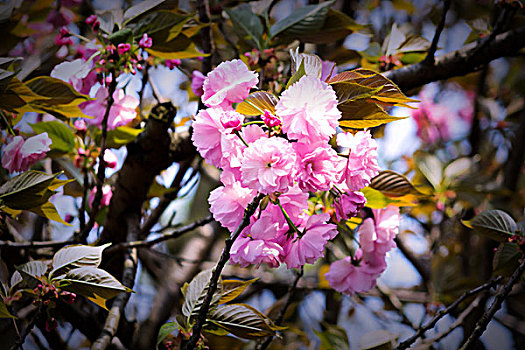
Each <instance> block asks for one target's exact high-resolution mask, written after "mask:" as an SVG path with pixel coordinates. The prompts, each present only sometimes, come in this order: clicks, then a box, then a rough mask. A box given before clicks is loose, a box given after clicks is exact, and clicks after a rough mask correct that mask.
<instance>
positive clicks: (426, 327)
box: [396, 277, 502, 350]
mask: <svg viewBox="0 0 525 350" xmlns="http://www.w3.org/2000/svg"><path fill="white" fill-rule="evenodd" d="M501 280H502V277H498V278H496V279H493V280H491V281H489V282H487V283H485V284H482V285H481V286H479V287H477V288H474V289H472V290H469V291H467V292H465V293H463V294H462V295H461V296H460V297H459V298H458V299H457V300H456V301H455V302H453V303H452V304H450V305H449V306H448V307H446V308H444V309H442V310H440V311H439V312H438V314H437V315H436V316H434V318H433V319H432V320H430V321H429V322H428V323H427V324H426V325H424V326H423V327H420V328H419V329H418V330H417V332H416V333H415V334H414V335H412V336H411V337H410V338H408V339H406V340H405V341H403V342H402V343H401V344H399V345H398V346H397V348H396V350H403V349H408V348H409V347H410V345H412V344H413V343H414V342H415V341H416V340H417V339H418V338H420V337H421V336H423V334H425V332H426V331H428V330H429V329H431V328H432V327H434V326H435V325H436V323H437V322H438V321H439V320H440V319H441V318H443V316H445V315H446V314H448V313H449V312H451V311H452V310H454V309H455V308H456V307H458V305H459V304H461V303H462V302H463V301H464V300H465V299H467V298H468V297H470V296H472V295H474V294H477V293H479V292H481V291H483V290H486V289H490V288H492V287H493V286H495V285H497V284H498V283H499V282H500V281H501Z"/></svg>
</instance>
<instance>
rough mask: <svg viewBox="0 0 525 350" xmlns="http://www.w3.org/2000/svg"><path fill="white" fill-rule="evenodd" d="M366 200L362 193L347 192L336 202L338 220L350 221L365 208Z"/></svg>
mask: <svg viewBox="0 0 525 350" xmlns="http://www.w3.org/2000/svg"><path fill="white" fill-rule="evenodd" d="M365 203H366V198H365V196H364V195H363V194H362V193H361V192H345V193H343V194H341V196H339V197H337V198H336V199H335V200H334V207H335V217H336V218H337V220H349V219H350V218H351V217H354V216H356V215H357V214H358V213H359V211H360V210H361V209H362V208H363V207H364V205H365Z"/></svg>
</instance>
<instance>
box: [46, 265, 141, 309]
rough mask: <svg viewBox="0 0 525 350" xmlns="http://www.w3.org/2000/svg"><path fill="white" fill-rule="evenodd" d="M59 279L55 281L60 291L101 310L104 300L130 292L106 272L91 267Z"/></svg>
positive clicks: (76, 270) (71, 272)
mask: <svg viewBox="0 0 525 350" xmlns="http://www.w3.org/2000/svg"><path fill="white" fill-rule="evenodd" d="M61 277H62V278H60V279H56V280H55V281H57V282H58V283H59V284H60V286H61V288H62V289H64V290H67V291H69V292H73V293H77V294H80V295H82V296H84V297H86V298H88V299H89V300H91V301H92V302H94V303H95V304H97V305H98V306H100V307H102V308H106V304H105V303H106V300H108V299H111V298H113V297H115V296H117V295H118V294H120V293H122V292H126V293H130V292H132V290H131V289H129V288H128V287H125V286H123V285H122V284H121V283H120V282H119V281H118V280H117V279H116V278H115V277H113V276H112V275H110V274H109V273H108V272H106V271H104V270H102V269H99V268H96V267H93V266H84V267H80V268H77V269H73V270H70V271H68V272H67V273H66V274H65V275H63V276H61Z"/></svg>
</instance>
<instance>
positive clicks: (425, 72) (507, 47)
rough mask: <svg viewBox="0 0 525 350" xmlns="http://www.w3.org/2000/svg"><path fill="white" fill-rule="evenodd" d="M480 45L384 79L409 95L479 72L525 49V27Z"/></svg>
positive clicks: (417, 64) (416, 65)
mask: <svg viewBox="0 0 525 350" xmlns="http://www.w3.org/2000/svg"><path fill="white" fill-rule="evenodd" d="M479 45H480V44H478V43H471V44H468V45H465V47H463V48H462V49H460V50H458V51H454V52H450V53H448V54H445V55H442V56H439V57H437V58H436V61H435V63H434V64H433V65H428V64H425V63H423V62H420V63H416V64H412V65H409V66H406V67H403V68H399V69H396V70H391V71H388V72H385V73H384V75H385V76H386V77H387V78H388V79H390V80H392V81H393V82H394V83H396V84H397V85H398V86H399V88H400V89H401V90H403V91H408V90H410V89H412V88H416V87H420V86H422V85H425V84H428V83H431V82H434V81H438V80H444V79H449V78H452V77H456V76H461V75H465V74H468V73H471V72H475V71H477V70H479V69H480V68H481V67H483V66H484V65H486V64H488V63H489V62H491V61H493V60H495V59H497V58H500V57H505V56H509V55H513V54H515V53H516V52H518V51H519V50H520V49H521V48H522V47H525V27H519V28H517V29H514V30H510V31H508V32H505V33H503V34H499V35H497V36H496V38H495V39H494V40H493V41H491V42H490V43H487V44H486V45H485V46H484V47H482V48H480V49H478V48H479Z"/></svg>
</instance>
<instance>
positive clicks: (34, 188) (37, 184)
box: [0, 170, 60, 210]
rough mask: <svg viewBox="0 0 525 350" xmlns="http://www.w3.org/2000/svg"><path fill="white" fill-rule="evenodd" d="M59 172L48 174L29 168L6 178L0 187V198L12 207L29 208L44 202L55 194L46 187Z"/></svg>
mask: <svg viewBox="0 0 525 350" xmlns="http://www.w3.org/2000/svg"><path fill="white" fill-rule="evenodd" d="M58 175H60V173H57V174H53V175H49V174H46V173H43V172H40V171H34V170H29V171H26V172H24V173H22V174H20V175H17V176H15V177H13V178H11V179H9V180H7V181H6V182H5V183H4V184H3V185H2V186H1V187H0V200H1V201H2V203H3V204H5V205H6V206H8V207H10V208H12V209H19V210H24V209H31V208H34V207H37V206H39V205H41V204H44V203H45V202H47V201H48V199H49V197H51V196H52V195H53V194H55V192H54V191H52V190H50V189H49V188H48V186H49V185H51V183H52V182H53V180H54V179H55V178H56V177H57V176H58Z"/></svg>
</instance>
